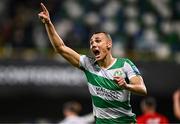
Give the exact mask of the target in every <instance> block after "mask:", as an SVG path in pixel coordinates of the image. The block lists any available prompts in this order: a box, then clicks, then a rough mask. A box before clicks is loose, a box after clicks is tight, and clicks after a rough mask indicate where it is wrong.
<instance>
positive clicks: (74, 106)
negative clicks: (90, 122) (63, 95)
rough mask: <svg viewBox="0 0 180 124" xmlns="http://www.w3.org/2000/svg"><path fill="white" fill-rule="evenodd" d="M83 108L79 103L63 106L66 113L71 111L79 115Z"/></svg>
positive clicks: (73, 102)
mask: <svg viewBox="0 0 180 124" xmlns="http://www.w3.org/2000/svg"><path fill="white" fill-rule="evenodd" d="M81 109H82V106H81V104H80V103H79V102H76V101H70V102H67V103H65V104H64V105H63V110H65V111H71V112H75V113H77V114H79V113H80V112H81Z"/></svg>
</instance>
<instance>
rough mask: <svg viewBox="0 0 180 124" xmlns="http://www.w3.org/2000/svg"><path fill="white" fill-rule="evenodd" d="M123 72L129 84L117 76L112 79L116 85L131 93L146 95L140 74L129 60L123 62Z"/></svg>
mask: <svg viewBox="0 0 180 124" xmlns="http://www.w3.org/2000/svg"><path fill="white" fill-rule="evenodd" d="M123 70H124V72H125V73H126V75H127V78H128V79H129V82H128V83H127V82H126V80H125V78H123V77H121V76H117V77H114V79H115V81H116V82H117V83H118V85H119V86H120V87H122V88H124V89H126V90H129V91H131V92H133V93H136V94H140V95H146V94H147V90H146V86H145V84H144V81H143V78H142V77H141V74H140V72H139V70H138V69H137V67H136V66H135V65H134V64H133V63H132V62H131V61H130V60H129V59H126V60H125V63H124V66H123Z"/></svg>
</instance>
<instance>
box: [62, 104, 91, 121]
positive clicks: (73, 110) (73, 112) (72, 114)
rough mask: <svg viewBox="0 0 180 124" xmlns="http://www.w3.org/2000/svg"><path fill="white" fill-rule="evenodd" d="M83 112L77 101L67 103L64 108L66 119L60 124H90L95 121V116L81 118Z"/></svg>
mask: <svg viewBox="0 0 180 124" xmlns="http://www.w3.org/2000/svg"><path fill="white" fill-rule="evenodd" d="M81 110H82V106H81V104H80V103H78V102H76V101H71V102H67V103H65V104H64V106H63V114H64V116H65V119H64V120H62V121H61V122H60V123H59V124H89V123H91V122H93V121H94V119H93V114H89V115H86V116H84V117H80V116H79V113H80V112H81Z"/></svg>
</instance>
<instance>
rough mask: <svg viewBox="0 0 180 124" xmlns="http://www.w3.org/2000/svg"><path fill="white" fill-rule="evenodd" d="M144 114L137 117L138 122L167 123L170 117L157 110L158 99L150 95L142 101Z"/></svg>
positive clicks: (142, 123)
mask: <svg viewBox="0 0 180 124" xmlns="http://www.w3.org/2000/svg"><path fill="white" fill-rule="evenodd" d="M141 110H142V112H143V115H141V116H139V117H137V123H138V124H167V123H169V121H168V119H167V118H166V117H165V116H164V115H162V114H159V113H158V112H156V101H155V99H154V98H153V97H148V98H146V99H144V100H142V102H141Z"/></svg>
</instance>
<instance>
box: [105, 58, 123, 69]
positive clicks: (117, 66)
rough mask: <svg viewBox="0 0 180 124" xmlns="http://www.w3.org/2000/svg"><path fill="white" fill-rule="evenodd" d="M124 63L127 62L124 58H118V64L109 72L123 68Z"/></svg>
mask: <svg viewBox="0 0 180 124" xmlns="http://www.w3.org/2000/svg"><path fill="white" fill-rule="evenodd" d="M124 62H125V59H124V58H117V61H116V63H114V65H113V66H112V67H111V68H109V69H108V70H111V69H116V68H122V67H123V66H124Z"/></svg>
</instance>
